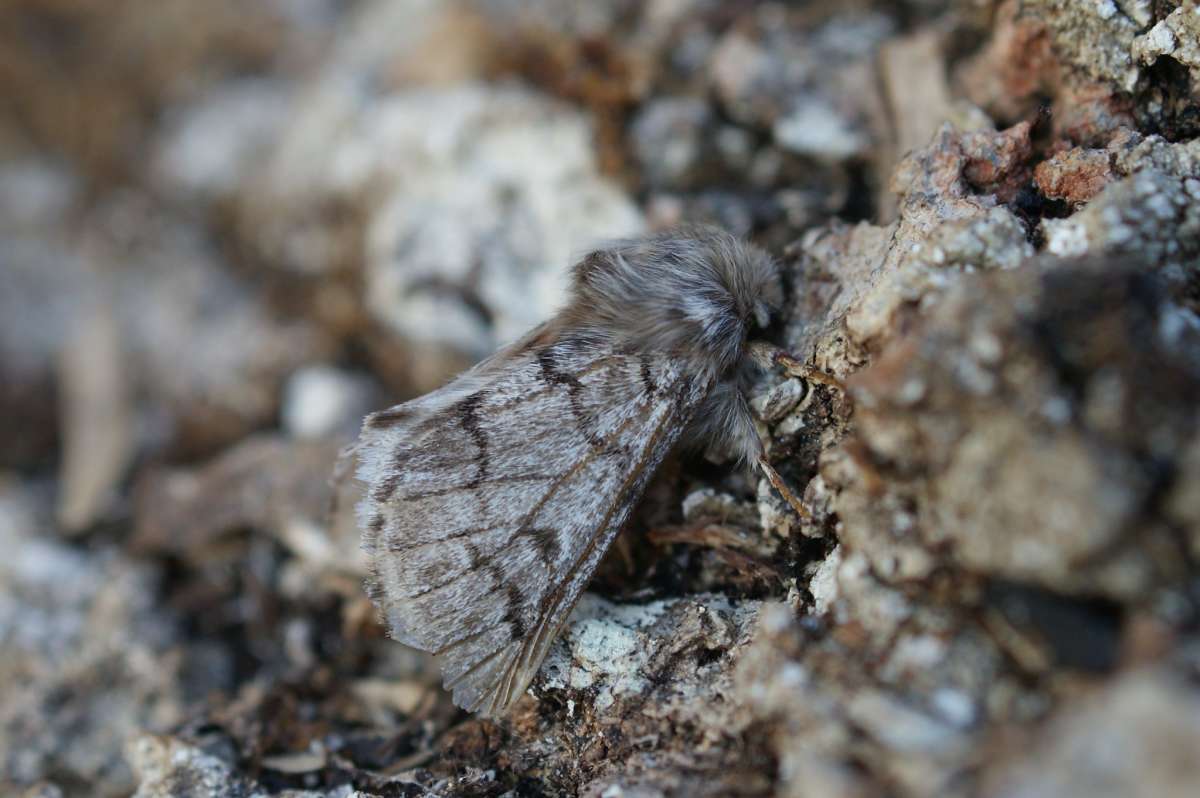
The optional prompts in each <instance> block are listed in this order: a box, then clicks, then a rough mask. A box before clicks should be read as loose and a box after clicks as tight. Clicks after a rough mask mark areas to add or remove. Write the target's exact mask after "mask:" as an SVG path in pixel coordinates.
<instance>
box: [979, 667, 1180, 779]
mask: <svg viewBox="0 0 1200 798" xmlns="http://www.w3.org/2000/svg"><path fill="white" fill-rule="evenodd" d="M1197 744H1200V696H1198V695H1197V693H1196V689H1195V687H1194V685H1191V684H1189V683H1187V682H1186V681H1185V680H1183V679H1182V678H1180V675H1179V674H1178V673H1177V672H1174V670H1173V669H1171V668H1168V667H1158V668H1148V669H1143V670H1140V671H1134V672H1131V673H1129V674H1127V675H1125V676H1122V677H1121V678H1120V679H1119V680H1116V681H1115V682H1114V683H1113V684H1111V685H1109V686H1107V687H1106V688H1104V689H1103V690H1101V691H1099V692H1098V693H1097V694H1096V695H1093V696H1089V697H1088V698H1086V699H1084V700H1083V701H1081V702H1080V705H1079V706H1077V707H1074V708H1072V709H1070V710H1068V711H1065V712H1063V713H1060V715H1059V716H1058V717H1056V718H1054V719H1053V722H1052V723H1051V724H1050V725H1049V726H1048V727H1047V728H1046V730H1045V731H1044V732H1043V733H1042V734H1041V735H1039V736H1038V738H1037V739H1035V740H1034V741H1031V743H1030V746H1029V758H1028V759H1026V760H1024V761H1023V762H1012V763H1008V764H1007V765H1006V766H1005V767H1003V768H1001V769H1000V771H999V772H998V773H997V774H996V775H995V778H994V779H993V780H992V783H991V784H990V785H989V788H988V789H987V790H986V792H985V794H987V795H992V796H1018V795H1019V796H1051V795H1067V794H1072V795H1081V794H1084V793H1086V794H1088V795H1096V796H1118V795H1129V794H1131V793H1139V794H1143V795H1161V796H1185V795H1190V794H1191V792H1192V790H1193V788H1194V785H1195V775H1196V773H1195V769H1194V766H1193V765H1192V761H1191V758H1190V751H1192V750H1194V749H1195V746H1196V745H1197ZM1114 751H1120V752H1121V753H1120V756H1114V755H1113V752H1114Z"/></svg>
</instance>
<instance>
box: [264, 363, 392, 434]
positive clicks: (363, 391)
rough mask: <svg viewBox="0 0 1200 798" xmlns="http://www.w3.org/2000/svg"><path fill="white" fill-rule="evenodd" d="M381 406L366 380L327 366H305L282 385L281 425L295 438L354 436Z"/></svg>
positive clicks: (373, 388) (374, 390)
mask: <svg viewBox="0 0 1200 798" xmlns="http://www.w3.org/2000/svg"><path fill="white" fill-rule="evenodd" d="M380 405H381V402H380V401H379V399H378V396H377V389H376V388H375V386H374V385H373V384H372V383H371V381H370V380H369V379H367V378H366V377H364V376H363V375H361V374H354V373H352V372H347V371H344V370H341V369H336V368H333V367H330V366H307V367H305V368H303V369H300V370H299V371H296V372H295V373H293V374H292V375H291V377H289V378H288V381H287V384H286V385H285V386H284V397H283V408H282V410H283V426H284V429H285V430H286V431H287V433H288V434H289V435H291V436H293V437H296V438H310V439H312V438H325V437H339V436H340V437H345V438H347V439H349V438H351V437H353V435H354V434H355V433H356V432H357V430H358V428H359V426H360V425H361V424H362V419H363V417H364V416H366V414H367V413H369V412H371V411H372V410H374V409H376V408H377V407H379V406H380Z"/></svg>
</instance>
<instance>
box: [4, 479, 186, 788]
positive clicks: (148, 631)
mask: <svg viewBox="0 0 1200 798" xmlns="http://www.w3.org/2000/svg"><path fill="white" fill-rule="evenodd" d="M49 519H50V512H49V507H48V506H47V505H46V504H44V503H43V502H41V501H39V499H38V497H37V494H36V493H34V492H32V491H29V490H28V489H24V490H23V489H22V488H21V487H20V486H19V485H14V484H13V483H12V481H11V480H6V481H5V482H4V483H3V484H2V485H0V546H3V548H4V550H5V551H7V552H10V553H11V556H9V557H8V558H6V559H5V561H4V563H3V565H0V647H2V650H3V653H4V656H3V657H0V662H2V663H3V664H2V665H0V679H2V680H3V681H4V683H5V684H19V685H21V689H20V690H19V691H16V692H12V691H9V692H8V693H7V694H6V696H5V700H4V701H3V702H2V703H0V763H3V768H2V769H3V774H4V775H3V776H0V788H2V789H3V790H4V791H5V792H9V791H11V790H15V789H17V788H18V786H19V785H29V784H32V783H34V782H37V781H39V780H44V779H51V780H53V781H55V782H58V783H59V784H61V785H63V786H68V785H77V784H86V785H88V788H87V791H88V792H89V794H92V795H99V796H117V795H127V794H129V791H130V790H131V789H132V787H133V785H134V783H135V782H134V780H133V774H132V773H131V772H130V771H129V769H128V768H127V767H126V765H125V763H124V760H123V759H122V754H121V751H122V746H123V745H124V742H125V738H126V737H128V736H130V735H133V734H135V733H137V732H138V731H139V730H142V729H148V728H154V729H160V730H162V729H165V728H167V727H170V726H172V725H174V724H176V723H178V722H179V721H180V720H181V719H182V713H183V707H184V701H185V694H184V688H183V687H182V685H181V683H180V677H181V674H182V662H181V659H180V656H179V654H178V651H177V649H176V648H175V646H177V645H178V643H179V642H180V640H181V633H182V630H181V627H180V625H179V619H178V618H177V617H176V616H175V615H174V614H173V613H172V612H170V611H169V610H168V609H166V608H164V607H161V606H158V605H157V603H156V601H155V595H156V590H157V583H158V580H159V578H160V573H159V572H158V570H157V569H156V568H154V567H152V566H147V565H145V564H140V563H137V562H135V561H132V560H130V559H129V558H127V557H125V556H124V555H123V554H121V553H120V552H119V551H117V550H115V549H114V548H113V547H112V546H104V547H98V548H97V550H95V551H86V550H78V549H74V548H71V547H68V546H65V545H63V544H62V543H60V542H58V541H56V540H54V539H53V537H52V536H51V535H50V534H48V533H46V532H45V531H43V530H46V529H49V528H52V526H51V523H50V520H49ZM72 791H73V792H74V791H75V790H74V789H73V790H72Z"/></svg>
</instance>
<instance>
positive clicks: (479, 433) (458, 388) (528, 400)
mask: <svg viewBox="0 0 1200 798" xmlns="http://www.w3.org/2000/svg"><path fill="white" fill-rule="evenodd" d="M528 340H529V341H531V342H532V344H527V345H524V346H522V345H520V344H518V345H515V346H514V347H511V348H509V349H508V350H506V351H504V352H501V353H498V354H497V355H496V356H493V358H491V359H489V360H488V361H485V362H484V363H483V364H481V365H480V366H479V367H477V368H476V369H474V370H472V371H471V372H468V373H467V374H465V375H463V376H462V377H460V378H459V379H458V380H456V381H455V382H452V383H451V384H449V385H447V386H446V387H445V388H442V389H441V390H439V391H436V392H434V393H432V394H429V395H428V396H424V397H422V398H420V399H417V400H414V401H412V402H408V403H406V404H403V405H400V406H398V407H395V408H392V409H391V410H386V411H384V412H383V413H381V414H376V415H375V416H372V417H371V418H369V419H368V420H367V422H366V423H365V424H364V429H363V434H362V437H361V438H360V440H359V443H358V454H359V461H360V467H359V478H360V479H361V480H362V481H363V482H365V483H366V486H367V492H366V497H365V498H364V499H363V501H362V502H361V504H360V506H359V514H360V517H361V522H362V527H363V529H364V545H365V547H366V549H367V551H368V554H369V560H370V565H371V578H370V582H371V584H370V586H369V589H370V592H371V595H372V596H373V597H375V598H376V600H377V602H378V603H379V605H380V608H381V610H382V611H383V613H384V615H385V618H386V620H387V622H388V624H389V626H390V627H391V630H392V633H393V635H394V636H395V637H396V638H397V639H399V640H400V641H402V642H404V643H407V644H409V645H412V646H415V647H417V648H420V649H423V650H425V651H430V652H433V653H435V654H437V655H439V656H440V657H441V658H442V672H443V676H444V678H445V684H446V686H447V687H448V688H452V689H453V690H454V699H455V702H456V703H458V704H459V705H460V706H463V707H465V708H467V709H470V710H480V711H483V712H486V713H488V714H496V713H499V712H503V711H504V710H506V709H507V708H508V707H509V706H510V705H511V704H512V703H513V702H514V701H515V700H516V699H517V698H519V697H520V696H521V694H522V693H523V692H524V690H525V688H526V686H528V684H529V681H530V680H531V679H532V678H533V676H534V674H535V673H536V672H537V669H538V667H539V666H540V665H541V662H542V659H543V658H544V657H545V655H546V651H547V649H548V648H549V645H550V643H551V642H552V641H553V639H554V637H555V635H556V634H557V632H558V630H559V629H560V628H561V627H562V625H563V623H564V622H565V621H566V618H567V616H568V615H569V614H570V611H571V609H572V608H573V607H574V606H575V603H576V602H577V601H578V599H579V596H580V595H581V593H582V591H583V589H584V587H585V586H586V585H587V582H588V580H589V579H590V578H591V575H592V573H593V572H594V571H595V569H596V566H597V565H598V564H599V562H600V559H601V557H602V556H603V555H604V552H605V551H606V550H607V549H608V546H609V544H610V543H611V542H612V540H613V538H614V537H615V536H616V534H617V533H618V532H619V531H620V529H621V527H622V526H623V525H624V523H625V521H626V520H627V519H628V517H629V513H630V510H631V509H632V508H633V506H634V505H635V504H636V502H637V500H638V499H639V498H640V496H641V494H642V492H643V490H644V489H645V486H646V483H647V482H648V481H649V479H650V478H651V476H652V475H653V473H654V471H655V469H656V468H657V467H658V464H659V463H660V462H661V461H662V458H663V457H664V456H665V455H666V453H667V452H668V451H669V450H670V448H671V447H672V445H673V444H674V443H675V441H676V439H677V438H678V436H679V434H680V432H681V431H682V430H683V429H684V428H685V427H686V426H687V423H688V421H690V419H691V415H692V413H693V411H694V410H695V408H696V407H697V405H699V403H700V402H701V401H702V400H703V398H704V396H705V395H706V394H707V392H708V388H709V385H708V383H707V381H704V380H694V379H692V378H691V377H689V375H688V374H686V373H684V372H683V371H682V370H681V369H680V367H679V364H677V363H675V362H673V361H672V360H671V359H669V358H667V357H665V356H660V355H648V354H638V353H630V352H617V351H614V350H612V349H611V348H609V347H606V346H605V345H603V344H597V343H595V342H594V341H587V340H583V339H571V338H565V337H562V338H559V337H555V336H550V335H547V334H546V333H545V331H544V330H543V331H535V334H533V335H531V336H530V338H529V339H528Z"/></svg>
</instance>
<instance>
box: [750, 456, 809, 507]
mask: <svg viewBox="0 0 1200 798" xmlns="http://www.w3.org/2000/svg"><path fill="white" fill-rule="evenodd" d="M758 467H759V468H761V469H762V471H763V473H764V474H766V475H767V480H768V481H769V482H770V483H771V486H772V487H774V488H775V490H777V491H779V495H780V496H782V497H783V500H784V501H785V502H787V503H788V504H790V505H791V507H792V509H793V510H795V511H796V515H798V516H800V517H801V518H804V519H811V518H812V512H810V511H809V509H808V508H807V507H805V506H804V504H803V503H801V501H800V500H799V499H797V498H796V494H794V493H792V489H791V488H789V487H788V486H787V483H786V482H784V481H783V477H781V476H779V472H778V471H776V470H775V469H774V468H773V467H772V466H771V464H770V463H768V462H767V458H766V456H763V457H760V458H758Z"/></svg>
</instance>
